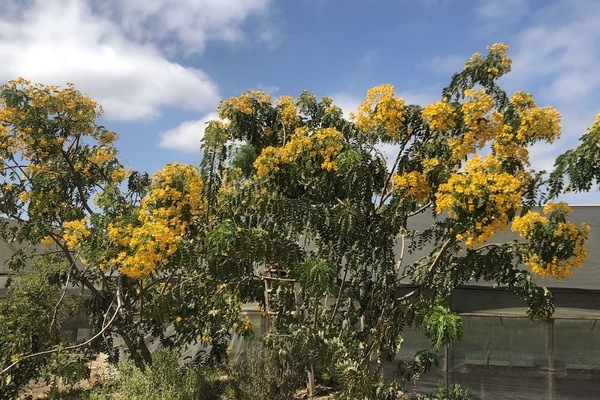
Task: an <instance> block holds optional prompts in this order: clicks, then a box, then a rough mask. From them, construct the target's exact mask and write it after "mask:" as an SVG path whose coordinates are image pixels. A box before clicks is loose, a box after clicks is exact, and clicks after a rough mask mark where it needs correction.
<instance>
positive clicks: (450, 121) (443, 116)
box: [422, 101, 456, 132]
mask: <svg viewBox="0 0 600 400" xmlns="http://www.w3.org/2000/svg"><path fill="white" fill-rule="evenodd" d="M422 115H423V119H424V120H425V121H426V122H427V123H428V124H429V129H430V130H432V131H438V132H444V131H447V130H448V129H452V128H455V127H456V121H455V120H454V118H455V116H454V110H453V109H452V107H451V106H450V105H449V104H448V102H446V101H438V102H437V103H431V104H430V105H428V106H427V107H425V109H424V110H423V114H422Z"/></svg>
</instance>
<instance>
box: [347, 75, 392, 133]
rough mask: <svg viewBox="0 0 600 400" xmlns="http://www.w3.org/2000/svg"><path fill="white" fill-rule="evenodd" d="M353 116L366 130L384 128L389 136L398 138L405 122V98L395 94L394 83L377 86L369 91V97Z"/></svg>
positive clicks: (357, 123)
mask: <svg viewBox="0 0 600 400" xmlns="http://www.w3.org/2000/svg"><path fill="white" fill-rule="evenodd" d="M351 116H352V117H353V118H354V119H355V120H356V125H357V126H358V127H359V128H360V129H362V130H363V131H364V132H372V131H373V130H374V129H377V128H383V130H384V132H385V134H386V135H387V136H389V137H391V138H393V139H396V140H397V139H399V138H400V128H402V124H403V122H404V99H401V98H399V97H396V96H395V95H394V86H392V85H389V84H383V85H380V86H375V87H373V88H371V89H369V90H368V91H367V98H366V100H365V101H364V102H362V103H361V104H360V106H359V107H358V112H357V114H356V115H351Z"/></svg>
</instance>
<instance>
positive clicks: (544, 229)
mask: <svg viewBox="0 0 600 400" xmlns="http://www.w3.org/2000/svg"><path fill="white" fill-rule="evenodd" d="M506 52H507V46H505V45H502V44H495V45H493V46H491V47H490V48H489V49H488V52H487V54H485V55H483V54H479V53H476V54H475V55H474V56H473V57H472V58H471V59H470V60H469V61H468V62H467V64H466V65H465V68H464V70H463V71H461V72H460V73H457V74H455V75H454V76H453V77H452V79H451V82H450V84H449V86H448V87H446V88H445V89H444V90H443V92H442V94H441V98H440V100H439V101H438V102H435V103H433V104H430V105H428V106H426V107H424V108H423V107H421V106H418V105H410V104H406V102H405V101H404V100H403V99H401V98H398V97H397V96H396V95H395V94H394V88H393V87H392V86H391V85H381V86H378V87H375V88H372V89H370V90H369V91H368V92H367V95H366V100H365V101H364V102H363V103H362V104H361V105H360V107H359V108H358V110H357V111H356V113H354V114H353V115H352V116H351V118H350V119H346V118H344V117H343V114H342V111H341V109H340V108H339V107H337V106H335V105H334V104H333V102H332V100H331V99H328V98H322V99H320V100H319V99H317V97H316V96H315V95H314V94H312V93H310V92H303V93H302V94H300V96H298V98H297V99H294V98H292V97H290V96H282V97H280V98H278V99H272V98H271V97H270V96H269V95H267V94H266V93H262V92H246V93H244V94H242V95H241V96H239V97H233V98H230V99H228V100H225V101H223V102H221V104H220V106H219V108H218V114H219V120H217V121H213V122H211V123H209V125H208V126H207V128H206V131H205V135H204V139H203V144H202V152H203V157H202V161H201V164H200V165H199V166H198V167H193V166H188V165H180V164H172V165H167V166H165V167H164V168H163V170H161V171H159V172H157V173H156V174H154V176H153V177H149V176H147V175H145V174H142V173H138V172H131V171H126V170H125V169H124V168H123V166H122V165H121V164H120V162H119V161H118V159H117V157H116V156H117V151H116V149H115V147H114V141H115V138H116V134H114V133H112V132H110V131H108V130H106V129H105V128H103V127H101V126H98V125H97V124H96V118H97V117H98V115H99V113H100V109H99V107H98V105H97V104H96V103H94V102H93V101H92V100H90V99H89V98H87V97H86V96H84V95H82V94H81V93H79V92H78V91H76V90H75V89H74V88H73V87H72V86H68V87H67V88H65V89H59V88H56V87H46V86H42V85H34V84H31V83H29V82H27V81H24V80H17V81H12V82H9V83H7V84H6V85H4V86H2V87H1V88H0V90H1V94H0V137H1V141H0V151H1V152H2V160H1V161H0V163H1V167H2V178H3V180H2V184H1V187H0V190H1V193H2V197H1V198H0V212H1V213H2V214H3V216H5V217H7V218H8V219H7V220H5V221H4V222H3V226H2V233H3V236H4V239H5V240H6V241H7V242H9V243H10V242H17V243H20V244H21V247H20V249H21V250H19V251H18V252H17V254H16V255H15V257H14V258H13V259H12V260H11V262H10V266H11V267H12V268H13V269H15V270H22V271H23V272H25V273H26V275H23V277H20V278H18V279H17V280H16V281H15V282H14V283H13V284H12V285H11V288H9V291H8V298H7V301H6V302H5V303H3V304H1V305H0V319H2V322H3V323H2V324H0V349H1V350H2V351H1V352H0V368H2V370H1V371H0V375H2V381H1V383H0V394H2V395H5V394H6V395H7V396H8V395H14V394H15V393H16V392H18V390H19V388H20V387H21V386H22V385H23V384H24V383H25V382H27V381H28V380H29V379H30V378H31V377H36V376H38V375H39V374H40V373H41V372H43V371H50V372H51V373H55V374H56V373H60V372H61V371H62V372H64V371H71V372H72V371H73V370H74V369H73V368H74V367H73V366H74V365H77V363H76V362H74V359H73V358H72V357H71V358H70V357H69V355H72V354H73V353H72V352H74V351H78V352H81V351H84V350H86V349H90V351H94V350H104V351H107V352H109V353H110V354H111V355H114V352H115V346H114V340H115V339H116V338H119V340H122V342H123V343H124V345H125V347H126V349H127V351H128V353H129V355H130V357H131V358H132V359H133V360H134V361H135V362H136V364H137V365H138V366H139V367H140V368H143V367H144V366H145V365H148V364H150V363H151V362H152V354H151V353H150V351H149V349H148V346H147V342H146V340H145V339H146V338H148V337H153V338H156V339H157V340H159V341H161V343H163V344H164V345H167V346H175V347H179V346H184V345H186V344H190V343H197V342H200V343H202V344H205V345H207V346H209V348H210V353H209V354H208V357H207V359H206V360H205V361H209V360H211V361H214V362H218V361H219V360H221V359H222V358H223V357H224V356H225V354H226V350H227V343H228V339H229V338H230V336H231V333H232V332H237V333H240V334H242V335H243V334H248V333H249V332H250V331H251V330H252V326H251V323H250V321H249V320H242V319H241V318H240V310H241V307H242V305H243V304H244V303H245V302H250V301H259V302H260V303H261V305H262V307H263V309H264V311H265V313H266V317H267V318H268V320H269V332H268V334H267V335H265V338H264V342H265V345H267V346H272V347H275V348H276V349H277V350H278V353H277V354H279V355H280V356H282V357H284V356H285V357H286V360H287V362H288V364H289V366H290V368H295V369H297V370H300V371H302V372H303V373H306V374H307V376H308V377H309V386H310V384H312V383H313V382H312V380H313V379H314V377H315V376H319V375H320V374H325V373H327V374H329V375H333V376H334V377H335V378H336V380H337V381H338V382H339V383H340V384H341V386H342V393H341V396H342V398H347V399H357V398H395V397H394V396H396V394H397V391H398V390H399V389H401V388H402V386H403V385H406V384H408V383H409V382H411V381H412V379H413V378H414V377H415V376H417V375H418V374H419V373H421V372H422V371H424V370H427V369H428V368H429V367H430V366H431V365H432V364H433V363H434V362H436V357H437V355H436V354H435V353H433V352H432V351H431V350H427V349H425V350H424V351H422V352H420V353H418V354H416V355H414V361H413V362H412V363H407V364H403V365H402V366H401V368H399V369H398V374H397V376H394V377H393V379H390V378H389V377H387V378H386V379H384V374H383V363H384V362H385V361H386V360H392V359H393V358H394V356H395V355H396V354H397V353H398V352H400V351H401V344H402V337H403V331H404V329H405V328H406V327H412V326H425V328H426V329H425V331H426V332H427V333H428V334H429V335H431V336H432V341H433V344H432V348H433V349H438V348H440V346H442V345H447V344H448V343H450V342H451V341H452V340H455V339H457V338H459V337H460V332H461V329H460V319H459V318H458V317H457V316H456V315H454V314H453V313H452V312H451V311H450V310H449V309H448V307H447V306H448V298H449V295H450V293H451V291H452V290H453V289H454V288H456V287H458V286H459V285H461V284H464V283H467V282H469V281H471V280H485V281H492V282H495V283H497V284H498V285H501V286H504V287H507V288H509V289H511V290H514V291H515V292H516V293H518V294H519V295H520V296H521V297H522V298H523V299H524V300H525V301H526V302H527V304H528V306H529V316H530V317H531V318H535V319H545V318H548V317H549V316H550V315H551V314H552V312H553V306H552V297H551V293H550V292H549V291H548V290H546V289H545V288H542V287H538V286H536V285H535V284H534V283H533V282H532V280H531V277H532V274H538V275H543V276H552V277H554V278H557V279H560V278H563V277H565V276H567V275H569V274H570V273H571V271H572V270H573V269H574V268H579V267H580V266H581V265H582V263H583V261H584V260H585V257H586V252H585V248H584V244H585V241H586V238H587V234H588V227H587V226H585V225H583V226H576V225H574V224H572V223H571V222H569V221H568V214H569V208H568V206H567V205H566V204H563V203H552V202H546V201H545V199H546V198H548V196H552V195H555V194H556V193H558V192H560V191H561V190H562V188H563V187H562V186H561V182H562V181H561V180H560V179H562V178H560V179H559V178H556V179H555V183H554V184H553V185H550V188H551V191H550V193H549V194H548V195H546V194H545V193H544V190H545V188H546V186H545V183H546V182H545V181H544V178H543V175H541V174H540V173H538V172H536V171H533V170H531V168H530V163H529V153H528V146H530V145H531V144H533V143H536V142H540V141H542V142H548V143H551V142H552V141H553V140H555V139H556V138H557V137H558V136H559V134H560V115H559V114H558V112H557V111H556V110H554V109H553V108H551V107H539V106H537V105H536V103H535V101H534V99H533V98H532V96H531V95H529V94H527V93H524V92H517V93H514V94H512V95H508V94H506V93H505V92H504V91H503V90H502V89H501V88H500V87H499V86H498V84H497V82H498V79H499V78H500V77H501V76H503V75H504V74H506V73H508V72H509V71H510V65H511V61H510V59H509V58H508V57H507V55H506ZM596 125H598V124H596ZM596 125H594V127H593V128H591V131H590V132H596V131H597V130H598V129H596V128H597V126H596ZM590 135H591V134H590ZM569 154H570V153H569ZM564 157H570V156H564ZM558 163H559V164H558V165H559V166H560V165H563V170H560V171H558V170H557V171H558V172H555V174H554V175H553V176H554V177H557V176H561V177H562V176H564V174H565V173H571V175H572V171H565V170H564V168H566V167H565V166H566V165H568V163H566V162H564V161H562V162H561V161H560V160H559V161H558ZM561 163H562V164H561ZM591 174H592V175H593V171H592V172H591ZM593 176H594V177H596V178H597V174H596V175H593ZM571 182H576V179H574V178H571ZM574 187H575V186H574ZM540 193H541V194H540ZM542 203H544V204H542ZM540 204H542V205H543V206H544V207H543V211H542V212H541V213H540V212H536V211H534V209H533V207H534V206H537V205H540ZM424 215H427V216H428V218H430V219H431V220H432V223H431V224H430V225H428V226H427V227H425V228H422V227H421V228H419V227H418V223H417V224H415V221H418V220H421V219H422V218H423V216H424ZM505 229H511V230H513V231H514V232H516V233H518V234H519V236H520V240H514V241H509V242H505V243H499V242H497V241H495V240H494V239H495V237H496V234H497V233H498V232H499V231H502V230H505ZM267 281H268V282H269V283H267ZM263 287H264V288H266V289H268V290H264V291H263ZM69 288H71V289H73V288H76V289H79V290H83V291H82V292H81V293H83V294H84V296H80V297H73V296H69V295H67V291H68V290H67V289H69ZM32 293H38V295H37V297H36V302H35V303H34V306H31V307H29V308H28V309H26V308H27V307H26V305H25V304H26V302H25V301H24V299H26V298H27V297H28V296H31V295H32ZM25 309H26V311H27V312H26V313H24V312H23V310H25ZM78 311H83V312H84V313H85V314H86V315H88V316H89V318H90V322H91V324H92V326H93V328H94V334H93V336H92V338H91V339H90V340H89V341H87V342H85V343H81V344H73V343H64V342H61V339H60V337H59V335H58V333H59V330H60V325H61V323H62V322H64V321H65V320H66V319H67V318H68V317H69V315H72V314H73V313H76V312H78ZM22 316H24V317H22ZM439 321H445V322H444V324H446V325H443V324H441V323H438V322H439ZM167 326H172V327H174V333H173V334H172V335H167V330H166V327H167ZM41 331H43V332H49V333H48V334H47V335H46V334H44V335H39V334H37V332H41ZM65 354H66V355H65ZM299 384H302V383H301V382H299Z"/></svg>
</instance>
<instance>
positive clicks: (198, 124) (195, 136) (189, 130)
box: [159, 113, 218, 153]
mask: <svg viewBox="0 0 600 400" xmlns="http://www.w3.org/2000/svg"><path fill="white" fill-rule="evenodd" d="M216 119H218V116H217V114H216V113H210V114H208V115H206V116H204V117H203V118H202V119H199V120H197V121H185V122H182V123H181V124H180V125H179V126H178V127H176V128H173V129H169V130H168V131H165V132H163V133H161V140H160V144H159V145H160V147H163V148H166V149H172V150H179V151H181V152H184V153H195V152H198V149H199V148H200V142H201V141H202V138H203V137H204V130H205V129H206V124H207V123H208V122H209V121H212V120H216Z"/></svg>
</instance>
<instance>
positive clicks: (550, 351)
mask: <svg viewBox="0 0 600 400" xmlns="http://www.w3.org/2000/svg"><path fill="white" fill-rule="evenodd" d="M544 326H545V328H546V356H547V358H548V399H550V400H554V398H555V390H556V388H555V385H554V378H555V359H556V340H555V337H554V319H552V318H550V319H548V320H547V321H546V322H545V323H544Z"/></svg>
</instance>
